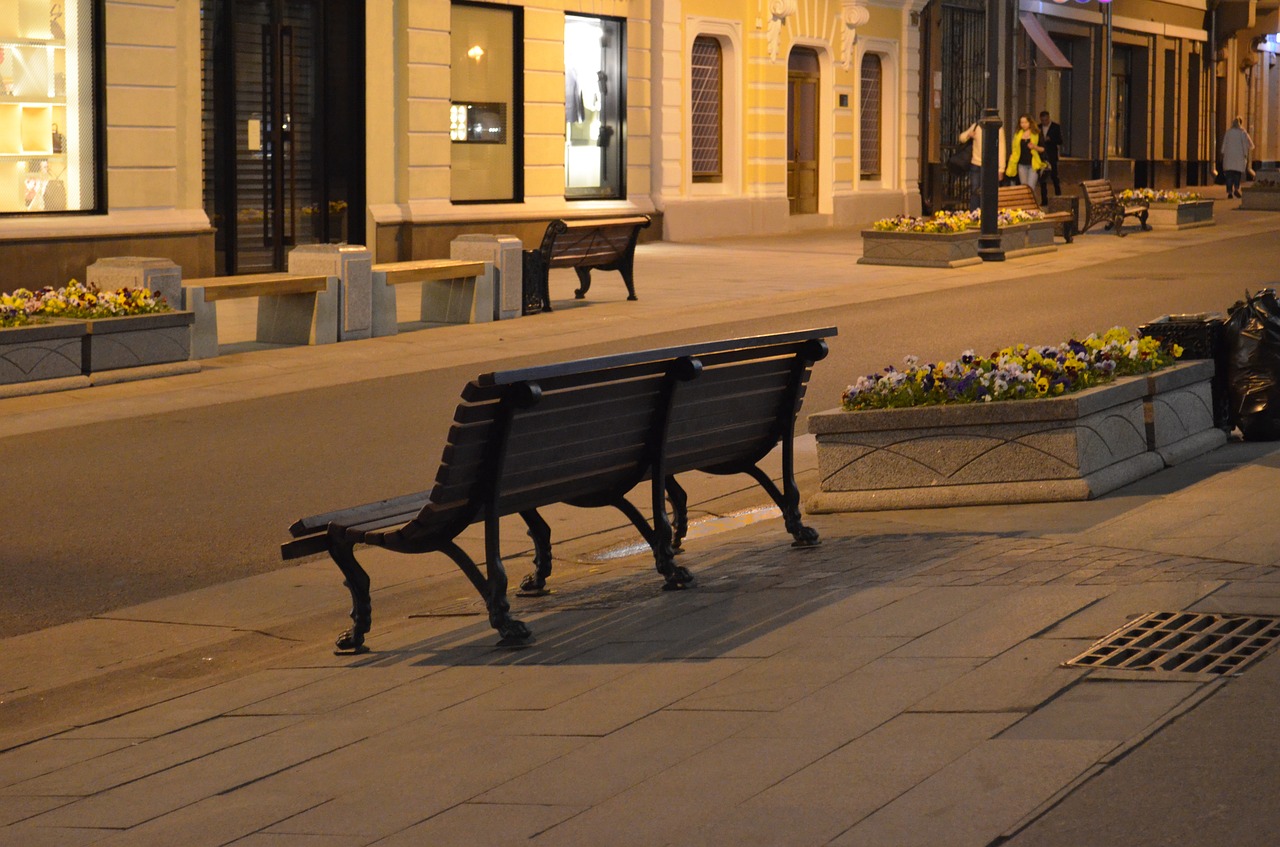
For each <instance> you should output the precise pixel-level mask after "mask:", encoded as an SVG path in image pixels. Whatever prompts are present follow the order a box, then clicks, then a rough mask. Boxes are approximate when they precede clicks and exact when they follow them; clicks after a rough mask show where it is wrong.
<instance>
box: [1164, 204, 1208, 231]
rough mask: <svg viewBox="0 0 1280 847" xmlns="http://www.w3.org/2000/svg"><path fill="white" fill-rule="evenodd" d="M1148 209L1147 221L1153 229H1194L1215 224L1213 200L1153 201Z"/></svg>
mask: <svg viewBox="0 0 1280 847" xmlns="http://www.w3.org/2000/svg"><path fill="white" fill-rule="evenodd" d="M1147 211H1148V214H1147V223H1148V224H1150V225H1151V228H1152V229H1193V228H1195V227H1199V226H1213V224H1214V220H1213V201H1212V200H1184V201H1182V202H1180V203H1157V202H1155V201H1152V203H1151V204H1150V205H1149V206H1148V207H1147Z"/></svg>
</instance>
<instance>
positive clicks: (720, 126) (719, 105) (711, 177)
mask: <svg viewBox="0 0 1280 847" xmlns="http://www.w3.org/2000/svg"><path fill="white" fill-rule="evenodd" d="M700 41H701V42H703V43H710V44H714V45H715V51H716V92H715V103H716V118H717V119H718V120H717V126H716V164H717V168H716V170H715V171H699V170H698V169H697V166H696V164H695V161H696V157H695V155H694V146H695V142H694V134H693V130H692V124H693V123H696V117H697V108H698V102H699V101H698V98H697V93H696V91H694V89H693V86H694V85H695V83H696V77H695V74H694V69H695V67H696V65H695V64H694V61H693V54H692V51H691V52H690V57H689V84H690V103H689V110H690V120H691V130H690V134H689V177H690V179H691V180H692V181H693V182H695V183H719V182H723V181H724V171H725V165H724V155H725V144H724V132H725V114H724V70H725V61H724V54H725V50H724V44H723V43H722V42H721V41H720V39H719V38H717V37H716V36H714V35H709V34H703V33H699V34H698V35H695V36H694V39H693V49H695V50H696V49H697V46H698V42H700Z"/></svg>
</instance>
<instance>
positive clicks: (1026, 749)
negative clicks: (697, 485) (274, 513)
mask: <svg viewBox="0 0 1280 847" xmlns="http://www.w3.org/2000/svg"><path fill="white" fill-rule="evenodd" d="M801 452H802V454H804V453H806V451H805V450H802V451H801ZM812 464H813V463H812V459H811V457H809V458H806V459H805V460H804V467H805V471H804V473H803V475H802V487H804V488H809V487H811V486H812V485H813V484H814V471H813V468H812ZM1278 483H1280V448H1277V447H1275V446H1272V445H1259V444H1244V443H1240V442H1233V443H1230V444H1228V445H1226V446H1225V447H1223V448H1221V449H1220V450H1218V451H1215V452H1214V453H1212V454H1209V455H1208V456H1205V457H1202V458H1200V459H1198V460H1194V461H1192V462H1189V463H1187V464H1185V465H1182V466H1179V467H1178V468H1175V469H1171V470H1169V471H1165V472H1163V473H1161V474H1157V475H1155V476H1153V477H1150V478H1148V479H1147V480H1144V481H1143V482H1141V483H1138V484H1135V485H1133V486H1130V487H1128V488H1126V489H1123V490H1122V491H1120V492H1118V493H1117V494H1116V495H1113V496H1112V497H1109V498H1104V499H1103V500H1099V501H1093V502H1085V503H1065V504H1037V505H1027V506H1017V507H1004V508H996V507H976V508H967V509H939V510H917V511H901V512H881V513H864V514H857V515H823V516H813V517H811V518H809V519H808V520H809V521H810V523H811V524H812V525H813V526H814V527H815V528H817V529H818V530H819V531H820V532H821V533H822V536H823V544H822V545H821V546H820V547H819V548H817V549H813V550H796V549H793V548H791V547H790V546H789V541H790V538H789V536H787V535H786V533H785V532H784V531H783V530H782V527H781V521H780V519H778V518H777V517H775V516H773V514H772V513H769V512H766V511H759V512H751V511H748V512H745V513H739V514H737V516H736V517H735V518H733V519H724V518H721V519H719V520H720V521H721V523H716V519H712V518H708V519H707V520H706V521H705V522H704V524H703V525H702V529H703V532H704V534H703V535H702V536H701V537H698V538H694V539H693V540H691V541H690V542H689V543H688V544H687V551H686V552H685V553H684V555H683V559H684V561H685V563H686V565H687V566H688V567H690V568H691V569H692V570H693V571H694V572H695V573H696V574H697V575H698V580H699V584H698V586H697V587H696V588H695V589H693V590H689V591H684V592H665V593H664V592H662V591H660V590H658V580H657V578H656V577H655V576H654V575H653V573H652V571H651V563H650V561H648V559H647V557H646V556H644V555H643V554H641V553H635V552H631V553H628V549H629V548H628V546H627V544H628V543H629V542H630V539H628V538H626V537H624V535H623V534H619V535H618V537H616V538H605V537H601V538H592V539H589V540H583V541H582V542H581V543H580V545H579V546H581V545H586V546H587V547H593V548H594V549H579V548H578V547H575V546H574V545H569V548H570V549H567V550H565V551H563V552H562V555H561V559H562V561H561V563H560V565H559V566H558V570H557V573H556V576H555V587H556V589H557V590H556V591H555V593H553V594H551V595H549V596H547V597H541V598H515V599H514V603H513V605H514V607H515V609H516V610H517V613H518V614H519V615H521V616H522V617H524V618H525V619H526V620H527V621H528V622H529V623H530V624H531V625H532V626H533V628H534V630H535V632H536V634H537V638H538V640H537V642H536V644H535V645H534V646H531V647H528V648H525V649H520V650H504V649H500V648H497V647H495V645H494V641H495V638H494V635H493V633H492V631H491V630H490V629H489V627H488V624H487V621H486V619H485V617H484V615H483V614H482V611H481V609H480V607H479V603H478V601H473V600H471V599H470V598H469V597H467V596H466V591H465V590H464V589H466V588H467V587H466V585H465V582H464V580H462V579H461V578H460V577H459V576H458V575H457V574H456V573H453V572H452V568H451V566H446V565H447V562H445V563H437V562H433V561H430V560H432V559H434V558H443V557H423V558H424V561H423V562H407V561H406V560H405V557H397V556H395V555H394V554H389V553H385V552H383V551H373V552H371V553H370V554H369V556H368V560H369V570H370V572H371V573H372V574H373V575H374V577H375V580H377V582H378V585H379V586H381V590H380V591H379V592H378V593H377V594H376V595H375V618H374V620H375V628H374V631H373V633H372V635H371V637H370V645H371V647H372V648H373V652H371V653H370V654H367V655H364V656H358V657H351V656H335V655H333V654H332V652H331V648H330V647H329V644H330V642H329V640H328V638H327V637H324V636H322V635H321V634H320V632H321V630H322V629H323V626H321V625H319V624H316V623H315V622H316V621H323V625H324V626H328V627H330V630H331V631H330V633H329V634H330V635H331V634H332V630H336V628H337V626H338V624H340V622H341V620H340V618H341V615H342V612H343V607H344V602H343V596H344V592H342V591H341V590H340V589H338V588H337V586H336V582H337V577H336V574H334V573H332V568H331V566H329V565H327V564H325V563H324V562H323V561H319V560H316V561H312V562H309V563H307V564H304V565H303V566H301V567H299V568H294V569H289V570H284V571H278V572H276V573H273V574H267V575H264V576H260V577H254V578H252V579H250V580H244V581H242V583H240V584H232V585H228V586H219V587H217V588H213V589H206V590H204V591H202V592H196V593H195V594H193V595H186V596H182V597H176V598H170V599H167V600H163V601H157V602H155V603H151V604H147V606H145V607H139V608H135V609H128V610H121V611H120V612H118V613H116V614H113V615H112V616H110V617H111V620H110V621H99V622H97V623H98V625H99V626H101V627H104V628H102V629H99V630H98V631H97V632H96V633H95V634H94V635H93V636H92V637H86V635H87V634H88V633H87V632H86V630H85V627H86V626H88V625H89V623H90V622H83V623H80V624H70V625H67V626H65V627H56V628H54V629H51V630H45V631H42V632H39V633H32V634H30V635H27V636H20V637H18V638H14V639H9V640H8V641H7V642H6V643H5V644H4V645H3V646H4V648H5V649H4V655H5V659H4V663H5V668H6V674H5V688H6V689H8V690H7V693H6V694H5V695H4V698H3V699H4V700H5V701H6V703H5V704H0V710H3V712H4V713H5V714H6V721H5V726H4V728H3V729H0V748H3V749H4V752H3V753H0V844H3V845H14V847H17V845H22V846H23V847H32V846H34V845H46V844H48V845H89V844H92V845H103V847H108V846H110V847H114V845H130V847H133V846H134V845H172V844H184V845H225V844H235V845H242V847H243V846H244V845H283V844H288V845H370V844H378V845H399V844H405V845H409V844H414V845H419V844H431V845H451V844H525V843H530V844H539V845H559V844H565V845H581V844H611V845H612V844H616V845H668V844H669V845H771V846H772V845H827V844H830V845H917V844H918V845H940V844H945V845H957V847H965V845H974V847H983V845H990V844H996V843H1002V841H1003V840H1005V839H1010V838H1011V839H1012V843H1015V844H1022V843H1027V844H1082V843H1088V844H1110V843H1115V844H1120V843H1130V842H1128V841H1123V840H1121V839H1119V838H1114V839H1113V838H1110V837H1109V833H1110V832H1111V831H1112V830H1111V827H1112V826H1115V827H1124V825H1125V824H1126V823H1127V822H1128V818H1130V817H1131V816H1132V812H1131V809H1130V806H1131V804H1130V803H1125V802H1119V801H1117V800H1116V799H1114V793H1115V791H1116V790H1119V789H1114V788H1113V789H1108V790H1105V791H1104V790H1102V789H1099V788H1095V786H1103V785H1105V784H1106V781H1107V780H1108V779H1113V780H1114V779H1118V778H1120V777H1119V776H1118V775H1119V774H1122V773H1123V771H1124V769H1126V768H1141V769H1143V770H1144V771H1154V772H1163V771H1162V770H1161V768H1162V765H1168V764H1169V763H1173V764H1175V765H1177V766H1178V770H1177V772H1176V779H1173V778H1172V777H1170V779H1171V780H1172V781H1173V782H1174V783H1176V788H1177V789H1178V790H1177V791H1176V792H1172V793H1170V794H1168V795H1167V796H1164V797H1163V798H1151V797H1144V798H1143V802H1144V804H1145V805H1146V806H1147V808H1148V814H1149V815H1150V816H1152V817H1158V816H1159V812H1158V809H1159V808H1161V807H1162V804H1163V805H1168V806H1170V807H1173V806H1176V807H1179V808H1182V809H1185V808H1186V807H1187V806H1189V805H1194V804H1195V803H1196V802H1201V803H1203V804H1205V806H1206V814H1211V815H1217V816H1218V817H1219V818H1222V819H1224V820H1227V821H1229V822H1230V823H1231V824H1232V826H1234V827H1235V828H1236V831H1238V832H1250V831H1254V832H1256V833H1257V834H1258V835H1259V837H1261V832H1263V831H1266V832H1270V831H1272V830H1270V829H1267V830H1251V829H1250V827H1249V824H1248V823H1247V822H1245V821H1240V820H1238V819H1236V818H1235V817H1234V816H1232V815H1231V814H1230V813H1229V812H1227V811H1224V810H1229V809H1231V808H1232V803H1233V802H1234V801H1235V797H1236V794H1237V791H1238V789H1237V787H1236V786H1237V783H1236V781H1235V779H1234V778H1233V775H1232V773H1231V770H1232V768H1233V767H1235V768H1238V769H1244V770H1247V771H1248V772H1249V776H1251V777H1253V779H1254V784H1255V785H1257V784H1259V779H1258V777H1259V775H1260V774H1261V775H1263V776H1265V777H1266V778H1267V779H1266V781H1264V782H1262V783H1261V784H1262V785H1266V786H1270V787H1274V785H1275V778H1274V777H1275V768H1274V766H1272V765H1271V764H1270V759H1269V753H1270V752H1271V751H1270V750H1268V749H1261V748H1260V747H1259V743H1258V742H1257V741H1256V740H1255V739H1254V738H1253V737H1252V736H1251V735H1250V734H1249V733H1245V732H1234V733H1232V732H1225V731H1224V730H1223V729H1222V727H1221V725H1220V721H1219V722H1218V723H1217V724H1216V725H1218V730H1217V732H1216V733H1215V734H1213V735H1212V736H1211V737H1213V738H1214V739H1215V740H1216V741H1217V743H1218V744H1219V745H1220V746H1222V747H1224V748H1225V747H1229V746H1232V745H1234V746H1235V748H1236V749H1235V750H1234V757H1233V756H1231V755H1228V754H1227V752H1226V751H1225V750H1219V751H1216V752H1217V753H1218V756H1217V758H1218V759H1220V760H1222V761H1221V762H1220V763H1219V767H1218V769H1217V770H1215V771H1214V772H1213V773H1205V772H1202V771H1198V770H1197V769H1196V768H1194V767H1191V766H1188V765H1186V763H1185V762H1184V761H1183V757H1184V755H1185V750H1186V748H1188V747H1189V748H1192V749H1195V748H1196V746H1197V744H1198V742H1199V740H1200V735H1199V734H1192V735H1190V736H1189V737H1187V733H1186V732H1183V733H1182V736H1181V737H1182V738H1183V742H1182V744H1181V745H1177V744H1172V745H1171V744H1168V743H1164V739H1165V738H1166V736H1169V734H1170V733H1172V732H1173V731H1174V730H1177V729H1180V728H1184V727H1189V726H1192V725H1193V724H1192V723H1191V722H1193V721H1195V720H1196V717H1197V716H1198V715H1200V714H1201V713H1206V714H1207V713H1208V710H1212V709H1215V708H1219V706H1220V704H1221V708H1222V709H1226V710H1227V711H1228V712H1230V711H1232V710H1233V709H1235V708H1243V707H1246V706H1247V708H1250V709H1252V710H1253V711H1255V712H1261V711H1262V710H1263V709H1264V708H1266V705H1267V704H1269V705H1270V706H1271V707H1272V708H1274V707H1275V706H1276V705H1277V704H1280V658H1277V657H1276V656H1275V655H1273V654H1272V655H1268V656H1266V657H1264V658H1262V659H1261V660H1260V661H1258V662H1256V663H1255V664H1254V665H1253V666H1252V667H1250V668H1248V669H1246V670H1244V671H1243V672H1241V673H1240V674H1239V675H1238V676H1235V677H1226V678H1223V677H1214V676H1210V675H1206V674H1151V673H1147V674H1144V673H1142V672H1099V671H1089V670H1084V669H1079V668H1067V667H1063V662H1065V661H1066V660H1068V659H1070V658H1072V657H1073V656H1075V655H1077V654H1079V653H1080V652H1082V651H1083V650H1085V649H1086V648H1087V647H1088V646H1089V645H1090V644H1091V643H1092V642H1093V641H1094V640H1096V639H1098V638H1100V637H1102V636H1104V635H1106V634H1107V633H1109V632H1111V631H1112V630H1114V629H1116V628H1117V627H1119V626H1121V625H1123V624H1124V623H1125V622H1126V621H1128V620H1129V619H1131V618H1133V617H1135V616H1137V615H1139V614H1142V613H1144V612H1148V611H1160V610H1166V611H1173V610H1184V609H1188V610H1203V611H1215V612H1239V613H1255V614H1265V613H1272V614H1274V613H1280V570H1277V568H1276V567H1275V565H1276V558H1277V555H1280V554H1277V553H1276V551H1277V550H1278V549H1280V544H1277V542H1278V541H1280V538H1277V533H1278V531H1280V530H1277V527H1280V520H1277V518H1280V515H1278V514H1277V511H1278V510H1280V506H1278V505H1277V504H1276V498H1274V497H1273V496H1267V493H1268V492H1274V491H1275V490H1276V486H1277V484H1278ZM737 496H738V497H741V498H746V499H747V500H749V499H750V498H751V497H753V496H754V495H748V494H741V495H737ZM731 501H733V497H728V498H726V501H725V503H724V504H713V505H714V506H715V508H712V509H710V510H709V511H711V512H717V511H719V512H725V513H727V512H731V511H733V510H732V509H730V508H729V506H731V505H733V503H732V502H731ZM721 506H723V507H724V508H720V507H721ZM1175 530H1176V532H1177V533H1178V535H1179V537H1186V538H1199V537H1201V536H1212V537H1214V538H1216V539H1218V541H1217V543H1216V544H1215V545H1214V546H1213V547H1211V548H1210V549H1200V548H1198V547H1192V546H1190V545H1187V544H1179V543H1177V542H1176V540H1174V539H1171V538H1170V532H1173V531H1175ZM708 533H709V534H708ZM630 549H631V550H634V549H635V548H634V547H631V548H630ZM513 567H514V568H515V569H517V570H518V565H516V566H513ZM111 626H115V627H120V628H121V629H119V630H116V631H115V632H114V634H113V635H110V636H108V637H105V638H104V634H106V633H108V632H109V629H107V627H111ZM113 639H114V640H113ZM259 642H268V643H269V645H270V646H269V647H268V648H263V647H261V644H260V643H259ZM148 651H150V653H149V654H148ZM130 654H133V655H131V656H130V658H128V659H127V660H125V659H120V660H119V665H120V666H119V667H116V666H113V665H112V663H111V657H112V656H113V655H116V656H123V655H130ZM139 654H141V655H139ZM237 655H239V656H242V659H241V661H240V663H237V661H236V656H237ZM125 665H128V667H125ZM11 669H12V670H13V671H16V673H17V676H16V677H15V676H11V675H10V674H11ZM19 677H25V679H26V683H25V690H14V688H13V684H12V683H13V681H14V680H15V679H17V678H19ZM1245 688H1247V689H1248V690H1249V691H1250V697H1249V703H1248V704H1245V705H1241V704H1240V699H1239V698H1238V697H1236V696H1234V692H1235V691H1237V690H1238V689H1239V690H1244V689H1245ZM95 698H96V702H95ZM66 700H75V701H78V702H77V703H76V704H74V707H71V706H68V705H67V704H66V703H65V702H64V703H62V704H61V707H60V704H59V703H58V702H56V701H66ZM35 701H40V702H46V708H44V709H37V708H35V707H34V705H33V703H34V702H35ZM47 701H55V702H47ZM10 704H11V705H12V708H10ZM1233 704H1234V705H1233ZM1171 723H1172V724H1173V727H1172V728H1170V729H1165V727H1168V726H1169V725H1170V724H1171ZM1271 723H1274V722H1273V721H1272V722H1271ZM1270 734H1271V733H1270V732H1269V731H1268V732H1267V733H1266V734H1265V736H1264V737H1265V738H1269V737H1270ZM1157 750H1159V751H1161V752H1159V753H1158V754H1157V753H1153V752H1152V751H1157ZM1152 758H1158V759H1160V760H1161V761H1150V759H1152ZM1089 792H1098V793H1100V796H1101V797H1102V798H1103V800H1104V801H1105V802H1103V803H1102V804H1101V805H1100V806H1098V805H1091V806H1089V807H1088V808H1083V809H1079V810H1078V811H1077V812H1076V813H1075V814H1073V815H1071V816H1070V817H1068V818H1065V819H1064V818H1063V815H1064V811H1063V810H1066V809H1070V808H1072V804H1073V803H1078V802H1080V801H1078V800H1077V798H1079V797H1083V796H1087V795H1088V793H1089ZM1272 805H1274V804H1272ZM1098 808H1101V809H1104V810H1106V811H1107V814H1106V815H1105V816H1100V815H1099V813H1098V811H1097V809H1098ZM1250 808H1251V810H1252V812H1253V813H1255V814H1256V815H1257V817H1258V819H1259V820H1258V821H1257V823H1259V824H1262V823H1274V822H1275V821H1274V820H1273V818H1274V817H1275V816H1276V813H1275V812H1274V810H1272V809H1271V808H1270V807H1266V806H1264V805H1262V804H1259V803H1255V804H1254V806H1252V807H1250ZM1187 817H1188V815H1186V814H1184V817H1183V820H1184V821H1185V820H1186V819H1187ZM1199 825H1200V822H1199V821H1196V822H1195V823H1194V824H1193V823H1190V822H1188V823H1187V826H1188V827H1189V828H1188V829H1186V830H1184V831H1182V832H1180V833H1171V840H1168V841H1165V842H1160V843H1170V844H1172V843H1182V844H1191V843H1196V844H1204V843H1214V842H1208V841H1202V840H1197V839H1196V837H1195V833H1196V832H1198V831H1200V830H1198V829H1196V828H1194V827H1196V826H1199ZM1050 827H1053V829H1049V828H1050ZM1081 828H1084V832H1085V833H1086V834H1087V837H1081V836H1080V832H1081ZM1045 832H1050V834H1052V833H1054V832H1064V833H1066V835H1064V836H1061V837H1060V838H1059V839H1058V840H1055V839H1054V838H1053V837H1049V836H1046V835H1045V834H1044V833H1045ZM1131 835H1132V834H1131ZM1173 835H1177V836H1178V838H1177V839H1174V838H1173ZM1179 839H1180V840H1179ZM1245 840H1248V839H1245ZM1152 843H1154V842H1152ZM1223 843H1226V842H1223ZM1236 843H1239V842H1236Z"/></svg>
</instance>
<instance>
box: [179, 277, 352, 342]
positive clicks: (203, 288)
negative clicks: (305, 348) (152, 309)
mask: <svg viewBox="0 0 1280 847" xmlns="http://www.w3.org/2000/svg"><path fill="white" fill-rule="evenodd" d="M182 291H183V298H182V299H183V308H186V309H188V310H190V311H191V312H193V313H194V315H195V322H194V324H193V328H192V337H191V356H192V358H193V359H208V358H211V357H213V356H216V355H218V311H217V304H218V302H220V301H222V300H236V299H242V298H250V297H256V298H258V331H257V340H258V341H261V342H266V343H269V344H332V343H334V342H336V341H337V340H338V278H337V277H335V276H314V275H298V274H287V273H269V274H244V275H240V276H219V277H207V278H203V279H184V280H182Z"/></svg>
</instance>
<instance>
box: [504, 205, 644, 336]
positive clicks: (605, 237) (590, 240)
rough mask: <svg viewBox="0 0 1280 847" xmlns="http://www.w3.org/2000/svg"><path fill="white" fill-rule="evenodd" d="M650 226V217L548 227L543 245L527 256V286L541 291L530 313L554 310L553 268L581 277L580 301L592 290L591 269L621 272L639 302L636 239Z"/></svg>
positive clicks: (630, 296)
mask: <svg viewBox="0 0 1280 847" xmlns="http://www.w3.org/2000/svg"><path fill="white" fill-rule="evenodd" d="M648 225H649V216H648V215H631V216H628V217H621V218H595V219H589V220H579V221H562V220H555V221H552V222H551V223H549V224H547V231H546V232H545V233H544V234H543V236H542V244H541V246H539V247H538V249H537V250H526V251H525V253H524V273H525V274H526V276H528V277H529V279H528V280H527V281H526V286H527V287H528V289H529V290H531V291H536V292H537V299H538V300H539V301H540V303H537V304H526V308H527V310H530V311H536V310H537V308H538V307H539V306H540V307H541V310H542V311H544V312H550V311H551V285H550V276H551V269H552V268H573V270H574V271H575V272H576V273H577V274H578V283H579V288H578V289H577V290H576V291H574V292H573V296H574V297H575V298H577V299H579V300H581V299H582V298H584V297H586V296H587V291H588V290H589V289H590V288H591V270H592V268H598V269H599V270H602V271H617V272H618V273H620V274H622V281H623V283H625V284H626V286H627V299H628V300H635V299H636V286H635V279H634V274H633V268H634V266H635V256H636V240H637V239H638V238H639V237H640V230H641V229H643V228H645V227H647V226H648Z"/></svg>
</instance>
